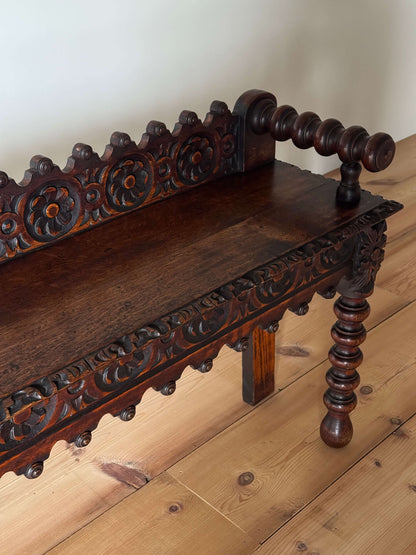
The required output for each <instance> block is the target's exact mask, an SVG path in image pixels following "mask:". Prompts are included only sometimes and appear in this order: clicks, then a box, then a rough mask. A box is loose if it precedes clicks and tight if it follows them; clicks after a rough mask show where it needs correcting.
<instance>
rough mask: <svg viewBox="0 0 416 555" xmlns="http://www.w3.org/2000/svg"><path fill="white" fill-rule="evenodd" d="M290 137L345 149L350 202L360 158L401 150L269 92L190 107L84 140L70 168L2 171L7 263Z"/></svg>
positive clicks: (1, 228)
mask: <svg viewBox="0 0 416 555" xmlns="http://www.w3.org/2000/svg"><path fill="white" fill-rule="evenodd" d="M289 138H292V140H293V142H294V143H295V145H297V146H298V147H300V148H308V147H310V146H315V148H316V149H317V150H318V152H320V153H321V154H323V155H328V154H333V153H338V154H339V156H340V158H341V159H342V160H343V162H344V163H343V182H344V183H341V185H344V189H345V188H346V193H345V191H344V193H345V194H344V197H345V198H341V197H342V195H341V197H340V195H338V200H339V201H340V202H341V203H342V202H344V204H345V203H354V202H357V201H358V200H359V185H358V175H359V172H360V169H361V167H360V165H359V164H358V161H360V160H361V161H363V163H364V165H365V166H366V167H367V168H368V169H370V170H372V171H378V170H379V169H384V167H386V166H387V165H388V164H389V163H390V161H391V159H392V157H393V154H394V143H393V141H392V139H391V137H389V136H388V135H385V134H382V133H379V134H377V135H374V136H373V137H369V136H368V133H367V132H366V131H365V129H363V128H361V127H354V128H349V129H347V130H345V129H344V128H343V127H342V125H341V124H340V122H338V121H337V120H326V121H324V122H321V120H320V119H319V118H318V116H317V115H316V114H313V113H312V112H305V113H304V114H301V115H300V116H298V114H297V112H296V111H295V110H294V109H293V108H291V107H290V106H283V107H279V108H277V104H276V99H275V97H274V96H273V95H272V94H270V93H266V92H264V91H257V90H252V91H247V92H246V93H244V94H243V95H242V96H241V97H240V98H239V99H238V101H237V103H236V105H235V108H234V112H233V113H231V112H230V111H229V109H228V108H227V105H226V104H225V103H224V102H220V101H214V102H213V103H212V104H211V108H210V111H209V112H208V114H207V115H206V118H205V120H204V122H201V120H200V119H198V116H197V115H196V114H195V113H194V112H190V111H187V110H185V111H183V112H182V113H181V114H180V116H179V122H178V123H177V124H176V125H175V128H174V130H173V132H172V133H170V132H169V131H168V130H167V129H166V127H165V125H164V124H163V123H160V122H157V121H151V122H150V123H149V124H148V126H147V128H146V133H145V134H144V135H143V137H142V139H141V141H140V143H138V144H136V143H135V142H134V141H132V140H131V139H130V137H129V136H128V135H127V134H125V133H120V132H115V133H113V134H112V136H111V139H110V144H109V145H107V147H106V149H105V152H104V154H103V156H101V157H99V156H98V154H97V153H95V152H94V151H93V150H92V148H91V147H90V146H88V145H85V144H82V143H77V144H76V145H75V146H74V148H73V151H72V155H71V156H70V157H69V158H68V163H67V165H66V167H65V168H64V169H63V170H61V169H60V168H59V167H58V166H57V165H55V164H54V163H53V162H52V160H50V159H49V158H46V157H44V156H40V155H37V156H34V157H33V158H32V159H31V161H30V168H29V169H28V170H27V171H26V173H25V176H24V179H23V181H22V182H21V183H16V182H15V181H14V180H13V179H9V177H8V176H7V175H6V174H5V173H4V172H0V262H5V261H7V260H9V259H11V258H13V257H15V256H19V255H22V254H25V253H28V252H31V251H34V250H37V249H39V248H42V247H45V246H48V245H51V244H53V243H55V242H56V241H58V240H60V239H63V238H66V237H69V236H71V235H74V234H76V233H79V232H82V231H86V230H88V229H91V228H92V227H95V226H97V225H99V224H101V223H104V222H106V221H110V220H112V219H113V218H116V217H118V216H121V215H123V214H126V213H129V212H132V211H133V210H137V209H139V208H141V207H144V206H148V205H149V204H152V203H155V202H158V201H161V200H164V199H166V198H168V197H171V196H172V195H176V194H177V193H180V192H183V191H186V190H189V189H190V188H193V187H195V186H198V185H200V184H202V183H206V182H208V181H211V180H213V179H217V178H219V177H223V176H225V175H230V174H233V173H236V172H241V171H246V170H251V169H253V168H255V167H257V166H259V165H262V164H265V163H267V162H269V161H271V160H273V159H274V152H275V140H286V139H289ZM357 172H358V173H357ZM357 187H358V198H357ZM351 192H353V193H354V194H353V195H352V193H351ZM353 197H354V198H353Z"/></svg>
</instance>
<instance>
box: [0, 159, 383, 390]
mask: <svg viewBox="0 0 416 555" xmlns="http://www.w3.org/2000/svg"><path fill="white" fill-rule="evenodd" d="M336 187H337V183H336V182H335V181H333V180H330V179H325V178H324V177H322V176H319V175H314V174H311V173H309V172H306V171H302V170H299V169H298V168H296V167H293V166H291V165H289V164H285V163H283V162H279V161H275V162H274V163H271V164H268V165H267V166H264V167H262V168H260V169H257V170H255V171H252V172H247V173H245V174H237V175H233V176H230V177H225V178H221V179H218V180H216V181H214V182H212V183H207V184H205V185H201V186H200V187H197V188H195V189H193V190H189V191H188V192H187V194H186V195H178V196H175V197H172V198H170V199H166V201H165V202H162V203H158V204H155V205H152V206H149V207H147V208H144V209H142V210H139V211H136V212H134V213H132V214H129V215H125V216H124V217H123V218H119V219H116V220H113V221H111V222H109V223H107V224H106V225H103V226H100V227H97V228H95V229H91V230H90V231H89V232H88V233H82V234H80V235H76V236H74V237H71V238H69V239H65V240H63V241H60V242H58V243H57V244H55V245H53V246H50V247H48V248H47V249H43V250H40V251H37V252H34V253H31V254H28V255H27V256H24V257H22V258H20V259H15V260H13V261H11V262H9V263H8V264H3V265H1V266H0V279H1V283H2V306H1V311H0V323H1V328H2V348H1V352H0V368H1V373H0V376H1V377H0V380H1V381H0V396H2V397H4V396H6V395H9V394H10V393H11V392H13V391H16V386H17V387H21V386H24V385H26V384H30V383H31V382H33V381H35V380H37V379H39V378H40V377H42V376H44V375H46V374H47V373H50V372H54V371H55V370H59V369H60V368H61V367H63V366H64V365H66V364H68V363H71V362H73V361H75V360H77V359H78V358H80V357H81V356H83V355H85V354H86V353H89V352H92V351H94V350H95V349H98V348H99V347H101V346H102V345H105V344H108V343H111V341H113V340H115V339H116V338H118V337H120V336H122V335H124V334H126V333H128V332H130V331H133V330H135V329H138V328H140V327H141V326H143V325H145V324H149V323H151V322H153V321H155V320H157V319H158V318H159V317H160V316H162V315H164V314H167V313H169V312H170V311H173V310H175V309H177V308H180V307H181V306H183V305H184V304H186V303H189V302H190V301H192V300H193V299H196V298H198V297H199V296H202V295H204V294H206V293H207V292H210V291H212V290H214V289H216V288H217V287H219V286H221V285H223V284H224V283H226V282H228V281H230V280H232V279H234V278H238V277H240V276H242V275H243V274H245V273H246V272H248V271H250V270H252V269H253V268H255V267H257V266H259V265H262V264H264V263H266V262H269V261H270V260H272V259H274V258H277V257H279V256H281V255H283V254H284V253H286V252H287V251H289V250H291V249H293V248H296V247H297V246H300V245H302V244H305V243H307V242H308V241H310V240H312V239H314V238H316V237H319V236H320V235H323V234H325V233H327V232H329V231H330V230H332V229H335V228H336V227H337V226H339V225H343V224H345V223H347V222H348V221H350V220H352V219H353V218H356V217H357V216H358V215H360V214H362V213H364V212H366V211H368V210H371V209H372V208H374V207H375V206H377V205H378V204H381V203H382V201H383V200H382V199H381V197H376V196H372V195H370V194H369V193H365V192H364V193H363V196H362V200H361V202H360V204H359V205H358V207H355V208H350V209H345V208H344V209H340V208H339V207H337V206H336V204H335V193H336Z"/></svg>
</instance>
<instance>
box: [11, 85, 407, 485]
mask: <svg viewBox="0 0 416 555" xmlns="http://www.w3.org/2000/svg"><path fill="white" fill-rule="evenodd" d="M289 138H291V139H292V140H293V142H294V144H295V145H296V146H298V147H299V148H309V147H311V146H314V147H315V149H316V150H317V151H318V152H319V153H320V154H322V155H325V156H327V155H330V154H334V153H337V154H338V155H339V157H340V159H341V160H342V166H341V175H342V179H341V182H340V183H338V182H336V181H334V180H331V179H325V178H324V177H322V176H320V175H314V174H311V173H309V172H307V171H303V170H300V169H298V168H296V167H294V166H291V165H289V164H286V163H284V162H281V161H276V160H274V155H275V141H276V140H277V141H282V140H287V139H289ZM394 150H395V146H394V142H393V140H392V139H391V137H390V136H389V135H386V134H384V133H377V134H376V135H373V136H371V137H370V136H369V135H368V134H367V132H366V131H365V130H364V129H363V128H362V127H358V126H354V127H350V128H348V129H344V127H343V126H342V125H341V123H340V122H339V121H337V120H334V119H328V120H325V121H323V122H322V121H321V120H320V119H319V118H318V116H317V115H316V114H314V113H312V112H305V113H303V114H300V115H298V114H297V112H296V111H295V110H294V109H293V108H291V107H290V106H281V107H277V105H276V99H275V97H274V96H273V95H271V94H269V93H266V92H263V91H257V90H252V91H248V92H246V93H244V94H243V95H242V96H241V97H240V98H239V99H238V101H237V103H236V106H235V108H234V111H233V113H231V112H230V111H229V110H228V108H227V106H226V105H225V104H224V103H223V102H219V101H214V102H213V103H212V105H211V109H210V112H209V113H208V114H207V116H206V119H205V120H204V122H203V123H202V122H201V121H200V120H199V119H198V117H197V115H196V114H195V113H193V112H190V111H184V112H182V113H181V115H180V117H179V123H177V124H176V126H175V128H174V130H173V132H172V133H170V132H169V131H168V130H167V129H166V127H165V126H164V124H163V123H160V122H156V121H151V122H150V123H149V125H148V126H147V130H146V133H145V134H144V135H143V137H142V140H141V141H140V143H139V144H138V145H136V144H135V143H134V142H133V141H131V139H130V137H129V136H128V135H126V134H124V133H118V132H117V133H113V135H112V136H111V141H110V145H108V146H107V147H106V150H105V152H104V155H103V156H102V157H101V158H100V157H99V156H98V155H97V154H96V153H95V152H93V151H92V149H91V147H89V146H87V145H84V144H76V145H75V147H74V149H73V152H72V156H70V158H69V159H68V164H67V166H66V167H65V168H64V169H63V170H61V169H60V168H59V167H58V166H56V165H55V164H54V163H53V162H52V161H51V160H50V159H48V158H45V157H43V156H35V157H33V158H32V160H31V163H30V169H29V170H27V172H26V174H25V176H24V179H23V181H22V182H21V183H20V184H18V183H16V182H15V181H13V180H12V179H9V178H8V177H7V175H6V174H5V173H3V172H2V173H0V198H1V214H0V261H1V262H3V264H1V266H0V272H1V281H2V305H1V312H0V318H1V326H2V347H1V354H0V357H1V366H0V370H1V378H0V398H1V401H0V475H1V474H3V473H4V472H7V471H10V470H13V471H15V472H16V473H17V474H21V473H24V474H25V475H26V476H27V477H28V478H34V477H37V476H39V474H40V473H41V472H42V469H43V461H44V460H45V459H46V458H47V457H48V456H49V452H50V450H51V448H52V446H53V444H54V443H55V442H56V441H57V440H60V439H65V440H66V441H69V442H72V441H73V442H75V444H76V445H77V446H85V445H87V444H88V443H89V442H90V440H91V431H92V430H94V428H95V427H96V426H97V424H98V422H99V420H100V418H101V417H102V416H103V415H104V414H106V413H111V414H113V415H119V416H120V417H121V418H122V419H123V420H130V419H131V418H133V416H134V414H135V405H136V404H137V403H138V402H139V401H140V399H141V397H142V395H143V393H144V391H145V390H146V389H147V388H149V387H153V388H155V389H156V390H158V391H160V392H161V393H163V394H164V395H170V394H172V393H173V392H174V391H175V387H176V385H175V384H176V381H177V380H178V378H179V377H180V376H181V373H182V372H183V370H184V368H185V367H186V366H188V365H191V366H192V367H193V368H195V369H198V370H199V371H201V372H208V371H209V370H211V368H212V365H213V359H214V358H215V356H216V355H217V354H218V352H219V350H220V349H221V347H222V346H223V345H225V344H227V345H229V346H231V347H233V348H234V349H236V350H238V351H242V353H243V355H242V357H243V361H242V365H243V399H244V400H245V401H246V402H248V403H251V404H255V403H257V402H258V401H260V400H261V399H263V398H264V397H266V396H267V395H269V394H271V393H272V392H273V390H274V356H275V353H274V334H275V332H276V331H277V329H278V325H279V324H278V323H279V320H280V319H281V318H282V316H283V314H284V312H285V311H286V309H289V310H292V311H293V312H295V313H296V314H299V315H302V314H305V313H306V312H307V310H308V303H309V301H310V300H311V298H312V296H313V295H314V293H315V292H318V293H320V294H321V295H323V296H324V297H326V298H332V297H334V295H335V293H336V291H338V292H339V293H340V295H341V296H340V297H339V298H338V300H337V301H336V303H335V313H336V316H337V318H338V321H337V322H336V324H335V325H334V327H333V328H332V337H333V339H334V341H335V345H334V347H333V348H332V349H331V350H330V353H329V360H330V362H331V364H332V366H331V368H330V370H329V371H328V373H327V376H326V379H327V382H328V385H329V389H328V390H327V392H326V393H325V396H324V402H325V405H326V407H327V409H328V413H327V415H326V417H325V418H324V420H323V422H322V425H321V436H322V438H323V440H324V441H325V442H326V443H327V444H328V445H331V446H334V447H341V446H344V445H346V444H347V443H348V442H349V441H350V440H351V437H352V425H351V420H350V417H349V413H350V412H351V411H352V410H353V409H354V407H355V405H356V396H355V394H354V389H355V388H356V387H357V385H358V383H359V375H358V373H357V370H356V369H357V367H358V366H359V364H360V363H361V361H362V353H361V351H360V349H359V345H360V344H361V343H362V342H363V341H364V339H365V335H366V332H365V329H364V326H363V324H362V322H363V320H364V319H365V318H366V317H367V315H368V313H369V306H368V303H367V300H366V297H368V296H369V295H370V294H371V293H372V290H373V285H374V280H375V277H376V274H377V271H378V269H379V267H380V264H381V261H382V259H383V247H384V244H385V234H384V232H385V229H386V224H385V219H386V218H387V217H388V216H390V215H392V214H393V213H395V212H397V211H398V210H400V209H401V205H400V204H398V203H396V202H394V201H386V200H384V199H383V198H382V197H380V196H374V195H371V194H370V193H368V192H365V191H361V190H360V186H359V183H358V179H359V174H360V170H361V165H360V162H362V163H363V164H364V166H365V167H366V168H367V169H368V170H371V171H379V170H382V169H384V168H385V167H387V166H388V165H389V163H390V162H391V160H392V158H393V156H394ZM182 193H186V194H182ZM162 200H163V201H164V202H160V201H162ZM139 209H140V210H139ZM119 216H123V217H119ZM103 223H105V225H101V224H103ZM87 230H88V231H89V232H88V233H81V232H84V231H87ZM6 262H7V264H6ZM305 402H307V401H306V400H305ZM218 410H221V408H220V407H219V408H218Z"/></svg>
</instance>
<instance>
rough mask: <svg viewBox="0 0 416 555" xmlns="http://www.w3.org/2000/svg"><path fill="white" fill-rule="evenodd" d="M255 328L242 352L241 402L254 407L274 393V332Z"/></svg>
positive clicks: (271, 328) (273, 330)
mask: <svg viewBox="0 0 416 555" xmlns="http://www.w3.org/2000/svg"><path fill="white" fill-rule="evenodd" d="M277 327H278V326H277V323H276V324H271V326H270V331H264V330H262V329H261V328H256V329H255V330H254V331H253V333H252V334H251V336H250V338H249V340H248V347H247V349H246V350H245V351H243V400H244V401H245V402H246V403H249V404H250V405H255V404H256V403H258V402H259V401H261V400H262V399H264V398H265V397H267V396H268V395H270V394H271V393H273V391H274V356H275V354H274V350H275V347H274V332H275V331H276V330H277Z"/></svg>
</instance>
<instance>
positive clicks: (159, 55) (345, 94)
mask: <svg viewBox="0 0 416 555" xmlns="http://www.w3.org/2000/svg"><path fill="white" fill-rule="evenodd" d="M0 17H1V27H2V31H1V33H0V57H1V84H0V168H2V169H3V170H5V171H7V172H8V173H9V175H11V176H13V177H14V178H15V179H17V180H20V179H21V178H22V175H23V171H24V169H25V168H26V167H28V163H29V159H30V157H31V156H32V155H33V154H37V153H41V154H44V155H46V156H49V157H51V158H52V159H53V160H54V161H55V162H56V163H58V164H59V165H61V167H62V166H63V165H64V163H65V160H66V157H67V156H68V155H69V154H70V152H71V149H72V145H73V144H74V143H75V142H78V141H81V142H85V143H89V144H91V145H92V146H93V148H94V149H95V150H96V151H97V152H98V153H99V154H101V153H102V152H103V149H104V145H105V144H106V142H107V141H108V138H109V136H110V134H111V132H112V131H114V130H119V131H125V132H127V133H129V134H130V135H131V136H132V138H134V139H136V140H138V139H139V138H140V136H141V134H142V132H143V131H144V128H145V125H146V123H147V121H148V120H150V119H159V120H161V121H164V122H165V123H166V124H167V125H168V127H169V128H170V129H172V127H173V124H174V122H175V120H176V117H177V115H178V113H179V112H180V111H181V110H182V109H184V108H188V109H192V110H195V111H197V113H198V114H199V115H200V116H204V115H205V113H206V111H207V110H208V107H209V104H210V101H211V100H213V99H214V98H217V99H219V100H225V101H226V102H227V103H228V104H229V106H230V107H232V106H233V104H234V101H235V100H236V98H237V97H238V96H239V94H240V93H241V92H243V91H244V90H246V89H249V88H263V89H266V90H270V91H272V92H274V93H275V94H277V96H278V101H279V102H280V103H281V104H282V103H284V104H292V105H294V106H295V107H296V108H297V109H298V111H299V110H302V111H303V110H306V109H312V110H314V111H316V112H317V113H318V114H319V115H320V116H321V117H322V118H325V117H331V116H334V117H338V118H339V119H340V120H341V121H342V122H343V123H344V125H352V124H356V123H358V124H361V125H364V126H365V127H367V129H368V130H369V131H370V132H371V133H373V132H376V131H387V132H389V133H391V134H392V135H393V137H394V138H395V139H396V140H398V139H401V138H403V137H405V136H407V135H409V134H411V133H412V132H414V131H415V127H416V125H415V124H416V115H415V114H416V112H415V108H414V99H415V96H416V95H415V92H416V67H415V59H416V48H415V38H414V36H415V27H416V1H415V0H396V1H392V0H348V1H344V0H205V1H203V0H176V1H174V0H113V1H109V0H70V1H67V2H63V1H62V0H61V1H59V0H37V1H35V0H14V1H13V2H9V1H6V0H0ZM278 156H279V157H281V158H283V159H286V160H288V161H291V162H293V163H297V164H299V165H302V166H304V167H309V169H313V170H315V171H324V170H325V169H330V168H333V167H335V166H336V165H337V161H336V159H334V158H331V159H323V158H320V157H318V156H317V155H316V154H314V153H313V152H312V151H307V152H306V153H305V152H302V151H299V150H297V149H295V147H294V146H293V145H291V144H286V143H285V144H283V145H282V144H279V147H278Z"/></svg>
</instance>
